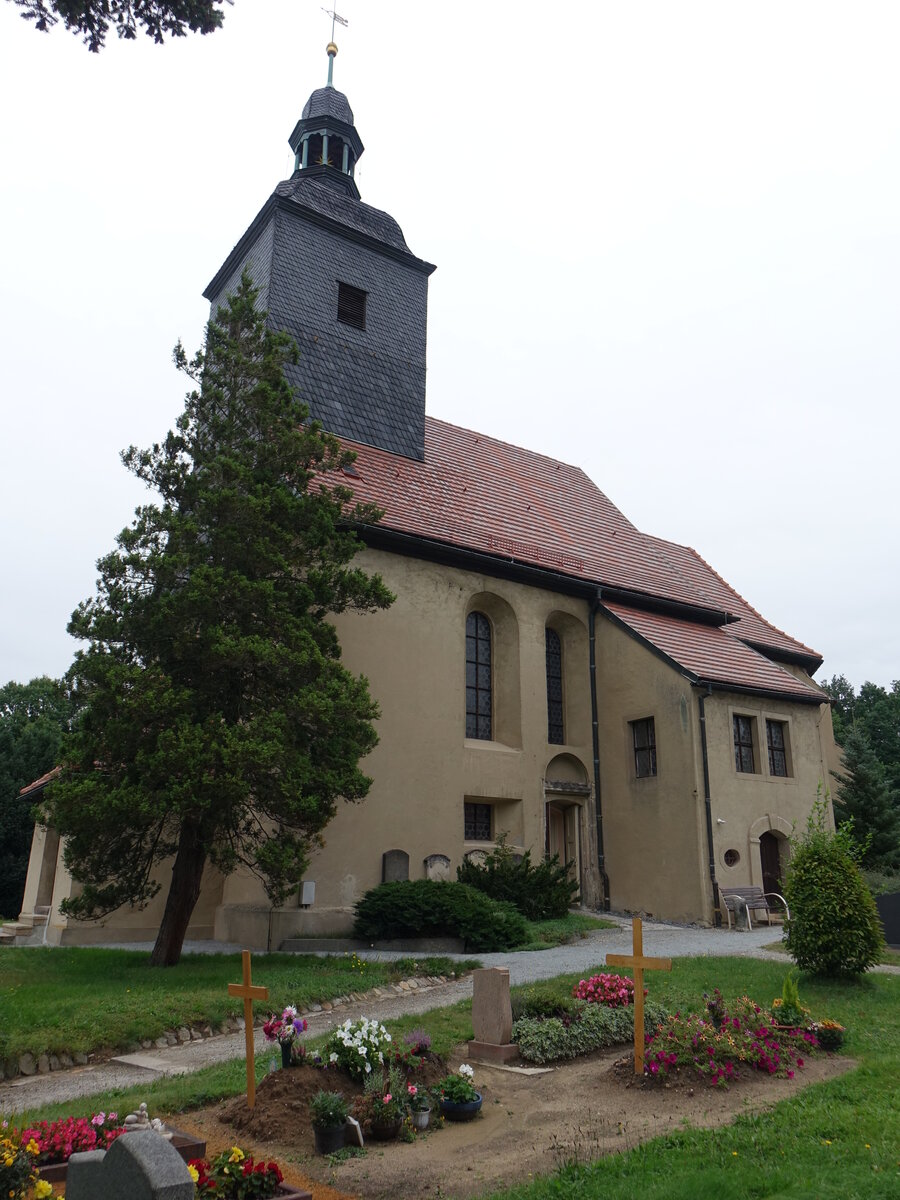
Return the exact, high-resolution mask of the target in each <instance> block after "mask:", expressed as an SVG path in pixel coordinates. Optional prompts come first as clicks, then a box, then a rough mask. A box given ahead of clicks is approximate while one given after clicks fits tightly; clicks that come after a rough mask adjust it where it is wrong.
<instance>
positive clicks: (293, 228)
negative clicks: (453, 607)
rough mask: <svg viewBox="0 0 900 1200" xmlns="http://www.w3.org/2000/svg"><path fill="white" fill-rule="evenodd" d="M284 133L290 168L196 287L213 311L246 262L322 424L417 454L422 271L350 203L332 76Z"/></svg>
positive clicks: (424, 298)
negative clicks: (296, 357)
mask: <svg viewBox="0 0 900 1200" xmlns="http://www.w3.org/2000/svg"><path fill="white" fill-rule="evenodd" d="M336 54H337V46H335V45H334V43H333V42H332V43H330V44H329V46H328V83H327V85H326V86H325V87H323V88H317V89H316V90H315V91H314V92H313V93H312V95H311V96H310V97H309V99H308V100H307V102H306V104H305V105H304V107H303V110H302V115H301V117H300V120H299V121H298V122H297V124H296V125H295V126H294V129H293V132H292V133H291V136H290V138H289V141H290V146H291V149H292V150H293V151H294V173H293V175H292V176H291V178H290V179H288V180H284V181H283V182H282V183H279V184H278V185H277V186H276V188H275V190H274V191H273V193H272V195H271V196H270V197H269V199H268V200H267V201H266V203H265V204H264V205H263V207H262V209H261V210H260V212H259V213H258V214H257V216H256V218H255V219H254V221H253V222H252V224H251V225H250V227H249V228H248V229H247V230H246V232H245V233H244V235H243V237H242V238H241V239H240V241H239V242H238V244H237V245H236V246H235V248H234V249H233V250H232V252H231V254H229V256H228V258H227V259H226V260H225V263H224V264H223V265H222V267H221V269H220V270H219V272H218V273H217V274H216V276H215V278H214V279H213V280H212V282H211V283H210V284H209V286H208V287H207V289H206V291H205V292H204V293H203V294H204V296H206V298H207V299H208V300H209V301H210V302H211V304H212V306H213V309H214V310H215V308H216V307H217V306H218V305H219V304H221V303H222V301H223V300H224V299H225V297H226V296H227V295H228V294H229V293H231V292H233V291H234V290H235V288H236V286H237V284H238V281H239V280H240V277H241V272H242V271H243V270H244V268H245V267H246V268H247V269H248V270H249V272H250V274H251V276H252V278H253V282H254V284H255V285H256V286H257V287H258V288H259V289H260V303H261V304H262V305H263V306H264V307H265V308H266V309H267V310H268V313H269V323H270V324H271V325H272V326H273V327H274V328H276V329H283V330H285V331H286V332H288V333H289V334H290V335H291V336H292V337H293V338H294V340H295V341H296V343H297V346H298V347H299V350H300V362H299V364H298V366H296V367H291V368H288V372H287V373H288V379H289V380H290V383H291V384H292V385H293V387H294V388H295V389H296V391H297V392H298V394H299V396H300V398H301V399H302V400H303V401H304V403H306V404H307V405H308V406H309V409H310V412H311V414H312V416H313V417H316V418H317V419H318V420H320V421H321V422H322V424H323V425H324V426H325V428H326V429H328V430H329V431H330V432H332V433H336V434H338V435H339V436H341V437H345V438H348V439H350V440H352V441H354V442H361V443H362V444H363V445H368V446H376V447H378V448H379V449H382V450H387V451H389V452H390V453H392V454H399V455H402V456H403V457H405V458H412V459H418V460H419V461H421V460H422V459H423V457H424V454H425V339H426V330H425V317H426V310H427V303H428V276H429V275H430V274H431V272H432V271H433V270H434V267H433V266H432V265H431V264H430V263H427V262H424V261H423V260H422V259H419V258H416V256H415V255H414V254H412V253H411V252H410V250H409V247H408V246H407V244H406V240H405V238H404V237H403V231H402V230H401V228H400V226H399V225H398V224H397V222H396V221H395V220H394V218H393V217H391V216H389V215H388V214H387V213H385V212H382V211H381V210H380V209H377V208H373V207H372V206H371V205H368V204H364V203H363V202H362V200H361V199H360V195H359V189H358V188H357V186H356V180H355V179H354V172H355V169H356V163H357V162H358V161H359V158H360V155H361V154H362V153H363V150H364V147H363V143H362V139H361V138H360V136H359V133H358V132H357V130H356V125H355V124H354V117H353V110H352V109H351V107H350V104H349V102H348V100H347V97H346V96H345V95H344V94H343V93H342V92H339V91H337V90H336V89H335V87H334V85H333V82H332V77H333V69H334V57H335V55H336Z"/></svg>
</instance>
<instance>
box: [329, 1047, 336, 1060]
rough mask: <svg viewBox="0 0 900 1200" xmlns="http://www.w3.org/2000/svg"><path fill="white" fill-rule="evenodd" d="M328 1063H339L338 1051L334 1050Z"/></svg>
mask: <svg viewBox="0 0 900 1200" xmlns="http://www.w3.org/2000/svg"><path fill="white" fill-rule="evenodd" d="M328 1061H329V1062H337V1052H336V1051H334V1050H332V1052H331V1056H330V1057H329V1059H328Z"/></svg>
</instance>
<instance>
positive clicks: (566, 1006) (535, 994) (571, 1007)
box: [510, 983, 581, 1021]
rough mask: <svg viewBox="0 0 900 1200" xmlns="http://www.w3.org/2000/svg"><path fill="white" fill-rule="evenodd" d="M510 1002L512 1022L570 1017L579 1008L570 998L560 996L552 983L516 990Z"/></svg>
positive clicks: (576, 1002)
mask: <svg viewBox="0 0 900 1200" xmlns="http://www.w3.org/2000/svg"><path fill="white" fill-rule="evenodd" d="M510 1000H511V1003H512V1016H513V1020H514V1021H519V1020H521V1019H522V1018H523V1017H566V1016H571V1015H573V1014H574V1013H575V1012H577V1011H578V1009H579V1008H580V1007H581V1005H580V1004H579V1002H578V1001H577V1000H575V999H574V998H573V997H572V996H566V995H565V994H563V995H560V991H559V988H558V987H556V986H554V985H553V984H552V983H533V984H531V985H530V986H529V987H527V988H521V989H516V990H515V991H514V992H513V993H512V995H511V997H510Z"/></svg>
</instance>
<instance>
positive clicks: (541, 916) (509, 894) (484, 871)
mask: <svg viewBox="0 0 900 1200" xmlns="http://www.w3.org/2000/svg"><path fill="white" fill-rule="evenodd" d="M570 866H571V863H566V864H565V865H563V864H562V863H560V861H559V855H558V854H554V855H553V857H552V858H544V859H542V860H541V861H540V862H538V863H533V862H532V861H531V851H530V850H526V851H525V853H524V854H523V855H521V856H519V855H516V854H514V853H513V851H512V850H511V848H510V847H509V846H507V844H506V834H501V835H500V837H499V838H498V839H497V847H496V849H494V850H491V851H490V853H488V854H486V855H485V858H484V862H482V863H476V862H472V861H471V859H466V860H465V862H464V863H463V864H462V866H459V867H457V868H456V878H457V880H458V881H459V882H460V883H467V884H468V885H469V886H470V887H474V888H478V890H479V891H480V892H484V894H485V895H486V896H490V897H491V898H492V899H493V900H507V901H509V903H510V904H514V905H515V907H516V908H517V909H518V910H519V912H520V913H521V914H522V916H523V917H525V918H527V920H529V921H546V920H552V919H554V918H559V917H564V916H565V915H566V913H567V912H568V911H569V908H570V906H571V905H572V904H574V903H575V902H576V900H577V895H578V884H577V883H576V882H575V880H574V879H572V878H571V877H570V876H569V867H570Z"/></svg>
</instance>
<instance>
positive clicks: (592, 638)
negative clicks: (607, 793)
mask: <svg viewBox="0 0 900 1200" xmlns="http://www.w3.org/2000/svg"><path fill="white" fill-rule="evenodd" d="M599 607H600V592H599V590H598V592H597V595H596V596H595V597H594V599H593V600H592V601H591V606H590V609H589V611H588V641H589V645H590V676H591V736H592V738H593V750H594V807H595V809H596V811H597V868H598V870H599V872H600V884H601V886H602V888H603V911H604V912H609V876H608V875H607V873H606V856H605V854H604V852H603V809H602V806H601V804H600V725H599V720H598V717H597V637H596V616H597V609H598V608H599Z"/></svg>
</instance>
